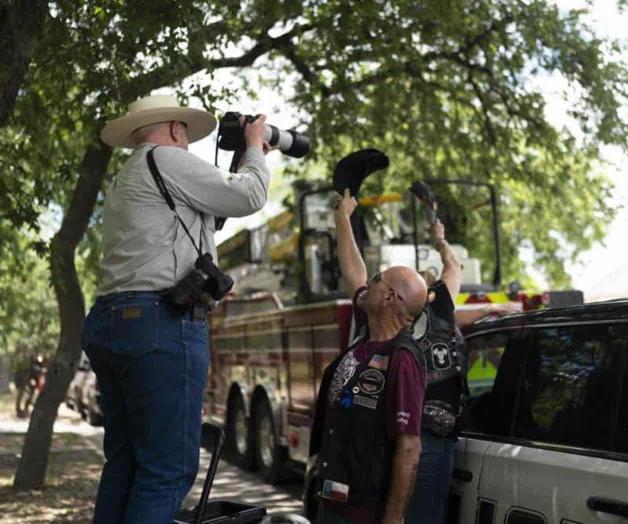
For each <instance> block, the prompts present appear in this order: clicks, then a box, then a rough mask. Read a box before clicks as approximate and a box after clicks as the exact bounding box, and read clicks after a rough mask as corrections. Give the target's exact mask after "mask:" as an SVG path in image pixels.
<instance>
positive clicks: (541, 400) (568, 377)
mask: <svg viewBox="0 0 628 524" xmlns="http://www.w3.org/2000/svg"><path fill="white" fill-rule="evenodd" d="M533 332H534V336H533V342H532V344H531V347H530V350H529V352H528V356H527V360H526V365H525V372H524V377H523V381H522V383H521V390H520V396H519V402H518V409H517V416H516V422H515V431H514V435H515V436H516V437H521V438H525V439H530V440H539V441H543V442H551V443H557V444H569V445H574V446H579V447H586V448H591V449H610V447H611V435H612V428H613V427H614V420H615V413H616V409H617V394H618V385H619V378H620V374H621V366H618V363H620V361H621V359H620V352H619V351H618V350H617V344H614V343H613V336H614V335H613V332H612V330H611V329H610V328H609V325H608V324H599V325H588V326H586V325H585V326H560V327H545V328H538V329H535V330H533Z"/></svg>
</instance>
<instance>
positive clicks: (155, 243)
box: [97, 143, 270, 296]
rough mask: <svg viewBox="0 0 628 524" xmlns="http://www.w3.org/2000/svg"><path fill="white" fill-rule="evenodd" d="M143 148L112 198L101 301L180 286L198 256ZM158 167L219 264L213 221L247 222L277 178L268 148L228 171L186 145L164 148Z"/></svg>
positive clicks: (181, 211)
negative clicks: (237, 219) (272, 177)
mask: <svg viewBox="0 0 628 524" xmlns="http://www.w3.org/2000/svg"><path fill="white" fill-rule="evenodd" d="M154 146H155V144H150V143H144V144H141V145H140V146H139V147H138V148H137V149H136V150H135V151H134V152H133V154H132V155H131V156H130V157H129V159H128V160H127V161H126V163H125V164H124V166H123V167H122V170H121V171H120V173H119V174H118V175H117V177H116V180H115V182H114V184H113V186H112V187H111V189H110V190H109V192H108V193H107V196H106V198H105V206H104V215H103V258H102V261H101V264H100V267H101V284H100V287H99V288H98V291H97V295H98V296H101V295H107V294H109V293H118V292H121V291H158V290H163V289H167V288H169V287H171V286H173V285H174V284H175V283H176V282H178V281H179V280H181V278H183V277H184V276H185V275H186V274H187V273H188V272H189V271H190V270H191V269H192V268H193V267H194V261H195V260H196V258H197V256H198V254H197V252H196V251H195V249H194V246H193V245H192V242H191V241H190V239H189V238H188V236H187V235H186V234H185V231H184V230H183V227H182V226H181V224H180V223H179V221H178V220H177V218H176V216H175V214H174V212H172V211H171V210H170V208H169V207H168V205H167V204H166V201H165V200H164V198H163V196H162V195H161V193H160V192H159V189H158V187H157V185H156V184H155V181H154V179H153V177H152V175H151V173H150V171H149V169H148V165H147V163H146V154H147V153H148V151H149V150H150V148H152V147H154ZM154 157H155V163H156V164H157V168H158V169H159V172H160V173H161V176H162V178H163V179H164V182H165V184H166V186H167V188H168V191H169V192H170V195H171V196H172V198H173V200H174V202H175V206H176V209H177V212H178V213H179V216H180V217H181V218H182V219H183V221H184V222H185V225H186V226H187V227H188V229H189V231H190V233H191V235H192V237H193V238H194V241H195V242H196V243H197V245H198V242H199V238H202V244H203V246H202V251H203V252H204V253H205V252H209V253H211V255H212V256H213V257H214V261H215V262H216V261H217V255H216V245H215V243H214V232H215V224H214V217H221V216H225V217H241V216H246V215H249V214H251V213H254V212H255V211H258V210H259V209H261V208H262V207H263V206H264V204H265V203H266V199H267V195H268V184H269V182H270V172H269V170H268V167H267V166H266V160H265V158H264V153H263V152H262V150H261V148H258V147H249V148H248V149H247V150H246V152H245V154H244V156H243V159H242V162H241V164H240V169H239V170H238V173H229V172H227V171H225V170H222V169H219V168H217V167H216V166H214V165H213V164H210V163H208V162H205V161H204V160H202V159H200V158H198V157H197V156H195V155H193V154H192V153H189V152H188V151H186V150H185V149H182V148H179V147H169V146H159V147H158V148H157V149H155V152H154Z"/></svg>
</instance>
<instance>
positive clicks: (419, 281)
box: [310, 190, 428, 524]
mask: <svg viewBox="0 0 628 524" xmlns="http://www.w3.org/2000/svg"><path fill="white" fill-rule="evenodd" d="M356 206H357V202H356V201H355V199H353V198H351V197H350V196H349V193H348V190H347V191H345V196H344V197H343V198H342V199H340V201H339V204H338V207H337V211H336V227H337V235H338V258H339V262H340V268H341V271H342V274H343V277H344V279H345V282H346V283H347V286H348V288H349V289H350V290H351V292H352V293H353V296H354V307H356V310H357V311H360V310H361V311H363V312H364V313H366V317H367V324H366V325H362V326H360V325H358V328H359V331H360V332H361V335H360V336H358V338H357V339H356V341H354V343H353V344H351V345H350V347H349V348H348V349H347V351H345V352H344V353H343V354H341V355H340V356H339V357H338V358H336V359H335V360H334V362H332V364H330V366H329V367H328V368H327V369H326V370H325V373H324V376H323V380H322V383H321V388H320V391H319V397H318V400H317V407H316V414H315V419H314V426H313V428H312V439H311V447H310V454H311V455H314V454H318V465H319V479H318V492H319V496H320V504H319V512H318V515H317V522H319V523H325V524H335V523H343V524H344V523H360V524H368V523H378V524H379V523H382V522H383V523H385V524H401V523H402V522H403V518H404V513H405V509H406V506H407V503H408V501H409V498H410V495H411V494H412V486H413V484H414V477H415V474H416V468H417V464H418V460H419V455H420V452H421V444H420V439H419V433H420V426H421V411H422V397H423V393H424V389H425V373H424V371H423V369H422V366H421V364H420V361H421V360H420V353H419V349H418V347H417V345H416V342H415V341H414V338H413V337H412V333H411V332H410V330H409V329H408V328H409V327H410V326H411V325H412V323H413V320H414V318H415V317H416V316H417V315H418V314H419V312H420V311H421V310H422V309H423V307H424V305H425V302H426V299H427V296H428V292H427V286H426V284H425V281H424V280H423V278H422V277H421V276H420V275H419V274H418V273H416V272H415V271H413V270H412V269H410V268H406V267H391V268H389V269H387V270H385V271H383V272H381V273H378V274H376V275H375V276H374V277H373V278H372V279H371V280H370V282H368V283H367V271H366V266H365V265H364V261H363V260H362V257H361V256H360V252H359V250H358V247H357V245H356V242H355V239H354V237H353V232H352V229H351V224H350V216H351V214H352V213H353V211H354V210H355V208H356ZM367 331H368V335H367V334H366V332H367Z"/></svg>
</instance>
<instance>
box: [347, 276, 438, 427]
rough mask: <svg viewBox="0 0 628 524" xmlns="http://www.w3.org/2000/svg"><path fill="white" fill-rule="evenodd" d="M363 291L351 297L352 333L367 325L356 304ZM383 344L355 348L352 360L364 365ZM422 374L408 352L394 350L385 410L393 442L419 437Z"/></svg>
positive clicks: (375, 343) (422, 385)
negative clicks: (403, 437)
mask: <svg viewBox="0 0 628 524" xmlns="http://www.w3.org/2000/svg"><path fill="white" fill-rule="evenodd" d="M365 290H366V286H363V287H361V288H359V289H358V290H357V291H356V292H355V295H354V296H353V313H354V320H355V327H356V329H355V331H356V333H359V331H360V328H361V327H362V326H364V325H365V324H367V323H368V317H367V315H366V313H365V312H364V311H363V310H362V309H360V308H359V307H358V305H357V300H358V297H359V296H360V295H361V294H362V293H363V292H364V291H365ZM383 344H384V342H371V341H367V342H365V343H363V344H361V345H360V346H358V347H356V348H355V349H354V351H353V354H354V357H355V358H356V360H358V361H359V362H360V363H363V362H367V361H368V360H370V359H371V358H372V357H373V355H374V354H376V353H377V351H378V350H379V349H380V348H381V347H382V346H383ZM426 386H427V384H426V377H425V372H424V370H423V369H421V367H420V366H419V364H418V363H417V361H416V360H415V359H414V357H413V356H412V355H411V353H410V352H409V351H405V350H400V351H395V352H394V354H393V357H392V358H391V360H390V364H389V368H388V391H387V394H386V407H387V412H388V421H387V423H386V427H387V429H388V438H390V439H394V438H395V437H396V436H397V434H399V433H408V434H411V435H420V434H421V414H422V413H423V398H424V397H425V388H426Z"/></svg>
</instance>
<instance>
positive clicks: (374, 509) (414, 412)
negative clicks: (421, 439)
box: [321, 287, 426, 524]
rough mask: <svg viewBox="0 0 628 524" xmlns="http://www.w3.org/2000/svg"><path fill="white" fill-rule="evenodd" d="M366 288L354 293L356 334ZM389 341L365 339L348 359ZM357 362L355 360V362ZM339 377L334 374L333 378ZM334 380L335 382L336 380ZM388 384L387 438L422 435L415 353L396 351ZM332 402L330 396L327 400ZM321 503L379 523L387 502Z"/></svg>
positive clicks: (363, 523) (421, 376)
mask: <svg viewBox="0 0 628 524" xmlns="http://www.w3.org/2000/svg"><path fill="white" fill-rule="evenodd" d="M365 289H366V287H362V288H360V289H358V290H357V291H356V293H355V296H354V300H353V304H354V315H355V324H356V333H358V332H359V330H360V328H361V327H362V326H363V325H364V324H365V323H367V321H368V319H367V316H366V313H364V311H363V310H361V309H360V308H359V307H357V305H356V300H357V297H358V296H359V295H360V293H362V292H363V291H364V290H365ZM385 344H386V342H377V341H368V340H367V341H365V342H362V343H361V344H359V345H358V346H356V347H355V348H354V349H353V352H352V353H353V355H352V356H348V355H347V356H345V358H346V359H349V358H350V359H352V360H353V359H355V361H357V362H358V363H360V364H366V363H368V362H369V361H370V360H371V359H372V358H373V356H374V355H377V354H378V352H379V351H381V349H382V348H383V346H384V345H385ZM352 365H355V362H352ZM343 369H344V368H343V363H342V361H341V363H340V364H339V365H338V369H336V372H335V374H338V373H342V372H343ZM336 378H337V377H336V376H334V379H336ZM334 379H332V382H333V380H334ZM387 380H388V386H387V391H386V413H387V421H386V428H387V432H388V438H389V439H391V440H394V439H395V438H396V437H397V435H398V434H400V433H406V434H410V435H420V434H421V414H422V412H423V398H424V396H425V387H426V377H425V372H424V371H423V369H421V367H420V366H419V364H418V362H417V361H416V360H415V358H414V357H413V356H412V354H411V353H410V352H409V351H407V350H405V349H399V350H396V351H395V352H394V353H393V355H392V357H391V358H390V361H389V362H388V378H387ZM328 402H329V399H328ZM321 502H322V503H323V504H324V505H325V506H326V507H327V508H329V509H331V510H332V511H334V512H335V513H338V514H340V515H342V516H343V517H345V518H348V519H350V520H351V522H355V523H358V522H359V523H360V524H368V523H371V522H372V523H377V522H379V521H380V520H381V518H382V517H383V512H384V510H385V504H366V505H362V506H350V505H348V504H343V503H340V502H335V501H332V500H327V499H322V500H321Z"/></svg>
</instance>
